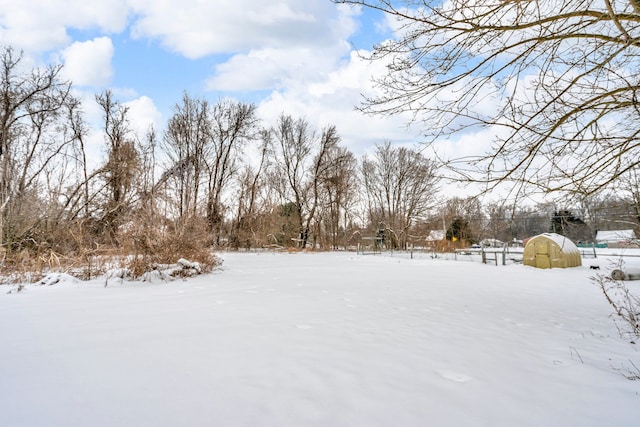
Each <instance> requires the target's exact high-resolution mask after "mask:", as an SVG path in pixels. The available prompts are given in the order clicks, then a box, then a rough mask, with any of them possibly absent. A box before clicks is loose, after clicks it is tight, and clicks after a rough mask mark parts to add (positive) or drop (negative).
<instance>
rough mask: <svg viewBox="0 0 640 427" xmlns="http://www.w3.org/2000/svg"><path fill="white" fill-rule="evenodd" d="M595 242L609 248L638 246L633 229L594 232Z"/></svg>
mask: <svg viewBox="0 0 640 427" xmlns="http://www.w3.org/2000/svg"><path fill="white" fill-rule="evenodd" d="M596 243H597V244H600V245H602V244H604V245H607V247H609V248H629V247H638V240H637V237H636V233H634V231H633V230H607V231H598V232H597V233H596Z"/></svg>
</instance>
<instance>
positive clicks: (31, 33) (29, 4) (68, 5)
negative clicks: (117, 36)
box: [0, 0, 129, 52]
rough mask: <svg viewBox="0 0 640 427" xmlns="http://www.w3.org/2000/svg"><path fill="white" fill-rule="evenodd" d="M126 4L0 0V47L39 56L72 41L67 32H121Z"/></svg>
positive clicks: (117, 0)
mask: <svg viewBox="0 0 640 427" xmlns="http://www.w3.org/2000/svg"><path fill="white" fill-rule="evenodd" d="M128 14H129V9H128V8H127V6H126V0H92V1H86V0H29V1H15V0H0V43H3V44H9V45H12V46H14V47H15V48H17V49H24V50H27V51H31V52H42V51H47V50H51V49H57V48H61V47H63V46H65V45H67V44H68V43H69V42H70V41H71V39H70V37H69V34H68V32H67V29H68V28H76V29H81V30H82V29H91V28H96V29H99V30H101V31H103V32H120V31H122V30H123V29H124V28H125V26H126V23H127V16H128Z"/></svg>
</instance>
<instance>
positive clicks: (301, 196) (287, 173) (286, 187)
mask: <svg viewBox="0 0 640 427" xmlns="http://www.w3.org/2000/svg"><path fill="white" fill-rule="evenodd" d="M273 135H274V139H275V145H276V148H277V152H276V166H277V172H276V173H277V175H278V177H279V182H280V191H281V195H282V198H283V200H284V201H285V202H286V203H287V204H289V206H292V207H293V208H294V210H295V212H294V215H293V217H295V218H296V219H297V221H298V226H299V246H300V247H302V248H304V247H306V245H307V242H308V241H309V234H310V232H311V228H312V224H313V222H314V221H316V220H317V218H316V213H317V210H318V207H319V204H320V202H321V200H322V196H321V192H322V185H321V177H322V175H323V174H324V173H325V170H326V169H327V168H329V167H330V166H329V163H328V159H329V156H330V153H331V152H332V151H333V150H335V149H336V147H337V146H338V143H339V141H340V136H339V135H338V133H337V130H336V128H335V126H328V127H326V128H325V129H323V131H322V133H321V135H320V136H319V137H318V136H316V133H315V131H314V130H312V129H311V126H310V125H309V123H308V122H307V121H306V120H304V119H297V120H294V119H293V118H292V117H291V116H287V115H284V114H283V115H282V116H280V118H279V119H278V124H277V125H276V127H275V128H274V129H273ZM315 237H317V236H315ZM315 237H314V238H315Z"/></svg>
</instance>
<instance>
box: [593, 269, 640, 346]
mask: <svg viewBox="0 0 640 427" xmlns="http://www.w3.org/2000/svg"><path fill="white" fill-rule="evenodd" d="M623 267H624V261H622V260H620V261H618V262H617V263H616V265H615V270H622V269H623ZM613 270H614V268H612V269H611V271H613ZM592 280H593V281H594V282H596V283H597V284H598V286H599V287H600V289H601V290H602V293H603V294H604V297H605V298H606V300H607V302H608V303H609V305H610V306H611V307H612V308H613V311H614V314H615V316H614V321H616V326H617V327H618V330H619V331H620V336H621V337H623V338H625V339H629V341H630V342H631V343H633V344H635V342H636V340H637V339H638V338H639V337H640V297H638V296H637V295H634V294H633V293H632V292H631V291H630V290H629V287H628V286H627V285H626V284H625V282H624V281H623V280H616V279H614V278H613V277H612V275H611V274H610V272H608V273H607V274H598V275H596V276H595V277H593V278H592Z"/></svg>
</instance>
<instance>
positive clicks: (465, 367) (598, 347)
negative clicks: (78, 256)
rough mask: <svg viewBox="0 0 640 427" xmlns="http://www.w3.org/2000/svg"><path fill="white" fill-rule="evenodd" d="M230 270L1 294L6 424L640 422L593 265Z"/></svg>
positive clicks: (234, 258)
mask: <svg viewBox="0 0 640 427" xmlns="http://www.w3.org/2000/svg"><path fill="white" fill-rule="evenodd" d="M221 256H222V258H223V259H224V266H223V268H222V269H221V270H218V271H216V272H215V273H213V274H211V275H208V276H204V277H199V278H196V279H191V280H188V281H177V282H172V283H154V284H145V283H128V282H124V283H122V282H120V281H119V280H112V281H111V282H110V283H109V286H107V287H104V281H94V282H88V283H86V282H85V283H81V282H73V281H63V282H61V283H58V284H56V285H54V286H35V285H34V286H27V287H26V289H25V290H23V291H22V292H20V293H15V292H14V293H11V294H7V292H6V291H8V290H10V289H11V288H10V287H7V286H2V287H0V345H1V347H0V426H11V427H13V426H47V427H50V426H65V427H70V426H82V427H86V426H92V427H95V426H510V427H511V426H547V427H548V426H563V427H564V426H637V425H640V412H638V408H639V407H640V380H639V381H630V380H628V379H626V378H625V377H624V376H623V373H624V372H628V371H629V369H632V365H631V364H630V362H629V361H630V360H631V361H633V362H634V363H635V364H636V365H638V366H640V352H639V351H638V349H639V346H640V343H639V344H636V345H633V344H629V343H628V342H625V341H624V340H621V339H620V337H619V334H618V330H617V329H616V325H615V323H614V322H613V320H612V319H611V318H610V313H611V310H610V307H609V306H608V304H607V303H606V301H605V299H604V297H603V296H602V294H601V292H600V290H599V289H598V287H597V286H596V285H595V284H594V283H593V282H591V281H590V280H589V278H590V276H592V275H593V274H594V270H590V269H589V268H588V265H589V263H590V261H587V260H585V266H584V267H580V268H574V269H567V270H537V269H534V268H531V267H524V266H522V265H517V264H512V265H507V266H495V265H483V264H481V263H478V262H460V261H458V262H456V261H447V260H440V259H436V260H433V259H413V260H411V259H406V258H402V257H387V256H380V255H377V256H358V255H356V254H354V253H317V254H272V253H259V254H256V253H251V254H230V253H224V254H221ZM601 265H602V262H601ZM602 268H603V270H604V265H602ZM603 270H601V272H604V271H603ZM628 283H629V284H630V285H631V286H633V287H634V290H635V291H637V292H640V287H639V285H638V282H628Z"/></svg>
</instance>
